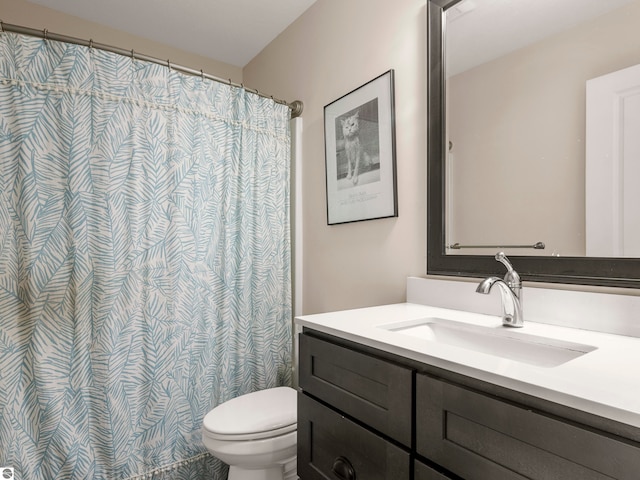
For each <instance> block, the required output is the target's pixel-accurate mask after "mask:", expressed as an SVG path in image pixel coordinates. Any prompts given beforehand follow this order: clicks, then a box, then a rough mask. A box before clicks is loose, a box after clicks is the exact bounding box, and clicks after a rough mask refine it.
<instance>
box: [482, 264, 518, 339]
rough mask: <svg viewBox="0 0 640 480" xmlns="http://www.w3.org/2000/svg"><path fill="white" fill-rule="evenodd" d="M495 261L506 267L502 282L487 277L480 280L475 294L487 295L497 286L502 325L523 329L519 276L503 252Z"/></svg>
mask: <svg viewBox="0 0 640 480" xmlns="http://www.w3.org/2000/svg"><path fill="white" fill-rule="evenodd" d="M496 260H497V261H498V262H500V263H502V264H503V265H504V266H505V267H507V273H506V274H505V276H504V280H503V279H500V278H498V277H488V278H485V279H484V280H482V282H480V284H479V285H478V288H476V292H478V293H484V294H488V293H489V292H490V291H491V287H493V286H494V285H498V288H500V294H501V295H500V296H501V297H502V324H503V325H504V326H506V327H523V326H524V317H523V316H522V282H521V281H520V275H518V272H516V271H515V270H514V269H513V266H512V265H511V263H510V262H509V259H508V258H507V256H506V255H505V254H504V253H503V252H499V253H497V254H496Z"/></svg>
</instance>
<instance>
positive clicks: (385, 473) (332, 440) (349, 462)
mask: <svg viewBox="0 0 640 480" xmlns="http://www.w3.org/2000/svg"><path fill="white" fill-rule="evenodd" d="M298 412H299V416H298V475H299V476H300V478H301V480H317V479H332V480H355V479H358V480H385V479H394V480H409V479H410V462H411V460H410V455H409V453H408V452H406V451H404V450H402V449H401V448H399V447H397V446H395V445H393V444H392V443H390V442H388V441H386V440H384V439H383V438H382V437H379V436H378V435H376V434H374V433H373V432H371V431H369V430H367V429H365V428H363V427H361V426H359V425H357V424H356V423H354V422H352V421H351V420H348V419H346V418H345V417H343V416H342V415H340V414H338V413H337V412H335V411H334V410H332V409H330V408H328V407H326V406H324V405H322V404H320V403H318V402H316V401H315V400H313V399H312V398H310V397H308V396H306V395H305V394H303V393H300V394H298Z"/></svg>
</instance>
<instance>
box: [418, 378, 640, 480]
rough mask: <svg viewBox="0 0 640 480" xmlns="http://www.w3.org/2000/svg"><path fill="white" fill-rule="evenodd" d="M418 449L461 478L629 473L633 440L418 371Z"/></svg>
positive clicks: (634, 471) (637, 462) (620, 479)
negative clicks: (553, 416) (560, 418)
mask: <svg viewBox="0 0 640 480" xmlns="http://www.w3.org/2000/svg"><path fill="white" fill-rule="evenodd" d="M416 416H417V425H416V443H417V452H418V454H419V455H422V456H424V457H426V458H429V459H430V460H432V461H434V462H435V463H438V464H440V465H442V466H443V467H445V468H446V469H448V470H450V471H451V472H453V473H456V474H457V475H460V476H461V477H463V478H465V479H467V480H476V479H477V480H486V479H488V478H491V479H492V480H503V479H505V480H506V479H509V480H511V479H524V478H527V479H533V480H536V479H539V480H548V479H550V478H562V479H563V480H570V479H576V480H596V479H598V480H603V479H605V478H606V479H611V478H615V479H617V480H626V479H628V480H633V479H637V478H638V472H640V448H639V447H640V445H638V444H636V443H634V442H631V441H628V440H623V439H620V438H618V437H615V436H613V435H607V434H605V433H604V432H598V431H595V430H593V429H586V428H581V427H580V426H579V425H576V424H571V423H567V422H563V421H561V420H558V419H556V418H552V417H550V416H547V415H544V414H541V413H537V412H534V411H531V410H527V409H526V408H523V407H520V406H517V405H514V404H511V403H507V402H504V401H501V400H498V399H496V398H493V397H489V396H486V395H483V394H480V393H476V392H473V391H470V390H467V389H464V388H461V387H459V386H456V385H452V384H449V383H446V382H442V381H439V380H436V379H434V378H431V377H428V376H425V375H417V377H416Z"/></svg>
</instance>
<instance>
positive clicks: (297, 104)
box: [0, 20, 303, 118]
mask: <svg viewBox="0 0 640 480" xmlns="http://www.w3.org/2000/svg"><path fill="white" fill-rule="evenodd" d="M3 32H11V33H19V34H22V35H29V36H32V37H38V38H42V39H44V40H53V41H56V42H65V43H72V44H75V45H82V46H84V47H89V48H97V49H99V50H105V51H107V52H111V53H116V54H118V55H122V56H124V57H131V58H134V59H136V60H143V61H145V62H151V63H157V64H158V65H164V66H165V67H168V68H171V69H173V70H177V71H179V72H182V73H186V74H189V75H195V76H199V77H202V78H206V79H208V80H213V81H214V82H218V83H226V84H227V85H230V86H232V87H239V88H242V89H244V90H247V91H249V92H251V93H254V94H256V95H258V96H260V97H263V98H271V99H272V100H273V101H274V102H276V103H279V104H281V105H286V106H287V107H289V108H290V109H291V118H296V117H299V116H300V115H302V109H303V103H302V102H301V101H300V100H294V101H293V102H291V103H288V102H286V101H284V100H279V99H277V98H273V96H271V95H266V94H264V93H262V92H259V91H258V90H256V89H254V88H247V87H245V86H244V84H242V83H241V84H239V85H238V84H237V83H233V82H232V81H231V79H229V80H224V79H222V78H218V77H215V76H213V75H209V74H208V73H204V72H203V71H202V70H200V71H198V70H194V69H192V68H189V67H185V66H182V65H177V64H173V63H171V61H170V60H162V59H160V58H156V57H151V56H149V55H145V54H143V53H138V52H136V51H134V50H133V49H132V50H125V49H124V48H120V47H114V46H113V45H106V44H104V43H98V42H94V41H93V40H91V39H90V40H84V39H81V38H75V37H69V36H67V35H60V34H58V33H52V32H49V31H48V30H47V29H46V28H45V29H44V30H38V29H35V28H29V27H23V26H21V25H12V24H10V23H4V22H2V21H1V20H0V35H1V34H2V33H3Z"/></svg>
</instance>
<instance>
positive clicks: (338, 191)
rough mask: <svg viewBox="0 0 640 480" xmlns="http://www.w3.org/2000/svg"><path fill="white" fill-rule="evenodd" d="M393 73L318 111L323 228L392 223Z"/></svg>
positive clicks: (394, 213) (394, 211) (394, 194)
mask: <svg viewBox="0 0 640 480" xmlns="http://www.w3.org/2000/svg"><path fill="white" fill-rule="evenodd" d="M393 97H394V95H393V70H389V71H388V72H386V73H383V74H382V75H380V76H379V77H377V78H375V79H373V80H371V81H370V82H368V83H366V84H364V85H362V86H361V87H359V88H357V89H356V90H354V91H352V92H351V93H348V94H346V95H345V96H343V97H341V98H339V99H338V100H335V101H333V102H332V103H330V104H329V105H326V106H325V107H324V143H325V162H326V172H327V223H328V224H329V225H335V224H338V223H348V222H359V221H362V220H373V219H377V218H386V217H397V216H398V206H397V192H396V152H395V117H394V104H393V101H394V98H393Z"/></svg>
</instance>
